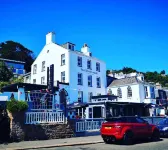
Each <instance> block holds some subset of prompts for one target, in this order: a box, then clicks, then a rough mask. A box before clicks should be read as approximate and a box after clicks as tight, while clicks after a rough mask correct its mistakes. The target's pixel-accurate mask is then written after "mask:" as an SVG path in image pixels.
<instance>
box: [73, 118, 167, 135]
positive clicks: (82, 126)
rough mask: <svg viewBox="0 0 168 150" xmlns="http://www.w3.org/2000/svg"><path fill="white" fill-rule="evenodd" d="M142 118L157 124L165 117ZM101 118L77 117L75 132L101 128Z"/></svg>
mask: <svg viewBox="0 0 168 150" xmlns="http://www.w3.org/2000/svg"><path fill="white" fill-rule="evenodd" d="M141 118H143V119H144V120H146V121H148V123H149V124H155V125H156V124H157V123H158V122H159V121H161V120H162V119H164V118H166V117H141ZM103 121H104V119H103V118H100V119H99V118H98V119H96V118H93V119H79V120H77V122H76V132H85V131H96V130H99V129H100V128H101V124H102V123H103Z"/></svg>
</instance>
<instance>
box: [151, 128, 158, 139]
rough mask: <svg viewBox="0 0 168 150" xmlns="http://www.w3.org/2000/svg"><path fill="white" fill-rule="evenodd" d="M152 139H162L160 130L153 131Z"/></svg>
mask: <svg viewBox="0 0 168 150" xmlns="http://www.w3.org/2000/svg"><path fill="white" fill-rule="evenodd" d="M151 139H152V141H159V139H160V132H159V131H158V130H154V131H153V133H152V138H151Z"/></svg>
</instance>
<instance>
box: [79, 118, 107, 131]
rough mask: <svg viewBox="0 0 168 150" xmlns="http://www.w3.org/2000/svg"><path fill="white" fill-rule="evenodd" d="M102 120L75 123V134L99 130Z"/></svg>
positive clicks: (82, 120)
mask: <svg viewBox="0 0 168 150" xmlns="http://www.w3.org/2000/svg"><path fill="white" fill-rule="evenodd" d="M103 121H104V119H86V120H84V119H81V120H80V121H77V122H76V132H85V131H96V130H99V129H100V127H101V124H102V123H103Z"/></svg>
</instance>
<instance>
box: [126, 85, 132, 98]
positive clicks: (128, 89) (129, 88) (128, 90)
mask: <svg viewBox="0 0 168 150" xmlns="http://www.w3.org/2000/svg"><path fill="white" fill-rule="evenodd" d="M130 92H131V93H130ZM127 98H132V88H131V87H130V86H128V87H127Z"/></svg>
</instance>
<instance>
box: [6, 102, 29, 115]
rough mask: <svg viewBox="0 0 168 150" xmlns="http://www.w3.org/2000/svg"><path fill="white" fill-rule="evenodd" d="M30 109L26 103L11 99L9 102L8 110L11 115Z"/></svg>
mask: <svg viewBox="0 0 168 150" xmlns="http://www.w3.org/2000/svg"><path fill="white" fill-rule="evenodd" d="M27 109H28V104H27V102H25V101H17V100H15V99H11V100H10V101H7V110H8V111H9V112H11V113H15V112H21V111H26V110H27Z"/></svg>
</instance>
